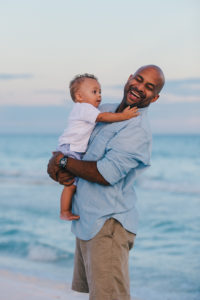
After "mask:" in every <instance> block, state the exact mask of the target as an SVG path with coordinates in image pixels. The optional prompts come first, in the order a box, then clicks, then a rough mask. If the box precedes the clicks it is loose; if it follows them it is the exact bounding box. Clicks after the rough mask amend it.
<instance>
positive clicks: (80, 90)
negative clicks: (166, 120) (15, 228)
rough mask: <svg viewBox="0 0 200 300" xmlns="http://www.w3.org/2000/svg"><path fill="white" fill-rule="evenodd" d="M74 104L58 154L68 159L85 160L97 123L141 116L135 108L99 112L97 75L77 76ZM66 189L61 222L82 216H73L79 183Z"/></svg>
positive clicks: (99, 95) (73, 96) (73, 86)
mask: <svg viewBox="0 0 200 300" xmlns="http://www.w3.org/2000/svg"><path fill="white" fill-rule="evenodd" d="M69 88H70V94H71V97H72V100H73V101H74V102H75V104H74V106H73V109H72V111H71V113H70V115H69V118H68V126H67V128H66V129H65V131H64V133H63V134H62V135H61V136H60V138H59V146H58V148H57V150H58V151H60V152H62V153H63V154H64V155H66V156H70V157H73V158H76V159H82V157H83V155H84V153H85V152H86V150H87V145H88V141H89V138H90V135H91V133H92V131H93V129H94V127H95V125H96V122H120V121H124V120H128V119H130V118H132V117H136V116H138V115H139V113H138V109H137V108H136V107H134V108H130V106H129V107H126V108H125V109H124V110H123V111H122V112H120V113H111V112H100V110H98V106H99V105H100V103H101V86H100V84H99V82H98V79H97V78H96V77H95V76H94V75H90V74H87V73H86V74H83V75H77V76H76V77H75V78H74V79H73V80H72V81H71V82H70V85H69ZM77 180H78V179H77V178H76V179H75V183H74V184H72V185H70V186H65V187H64V189H63V191H62V195H61V209H60V218H61V219H63V220H69V221H71V220H77V219H79V216H77V215H74V214H73V213H72V212H71V203H72V197H73V195H74V193H75V191H76V182H77Z"/></svg>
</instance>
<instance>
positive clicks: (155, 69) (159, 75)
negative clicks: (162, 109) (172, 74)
mask: <svg viewBox="0 0 200 300" xmlns="http://www.w3.org/2000/svg"><path fill="white" fill-rule="evenodd" d="M145 69H149V70H151V71H152V72H155V73H157V78H158V85H157V93H158V94H159V93H160V91H161V90H162V88H163V86H164V84H165V76H164V73H163V71H162V70H161V68H160V67H158V66H156V65H146V66H142V67H140V68H139V69H138V70H137V71H136V72H135V74H136V73H138V72H141V71H143V70H145Z"/></svg>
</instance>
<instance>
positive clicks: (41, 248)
mask: <svg viewBox="0 0 200 300" xmlns="http://www.w3.org/2000/svg"><path fill="white" fill-rule="evenodd" d="M0 252H1V253H3V254H4V255H5V254H6V255H12V256H13V255H14V256H15V257H23V258H25V259H28V260H31V261H39V262H52V263H54V262H56V263H57V262H62V261H63V260H64V261H66V260H72V259H73V253H72V252H69V251H67V250H66V251H63V250H62V249H59V248H56V247H52V246H50V245H47V244H42V243H36V244H32V243H30V242H28V241H23V240H20V241H14V240H8V241H5V242H1V243H0Z"/></svg>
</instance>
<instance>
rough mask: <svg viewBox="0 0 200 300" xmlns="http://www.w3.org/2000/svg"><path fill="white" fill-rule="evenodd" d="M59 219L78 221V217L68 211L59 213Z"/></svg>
mask: <svg viewBox="0 0 200 300" xmlns="http://www.w3.org/2000/svg"><path fill="white" fill-rule="evenodd" d="M60 219H61V220H65V221H72V220H78V219H80V217H79V216H76V215H74V214H73V213H72V212H71V211H70V210H67V211H62V212H61V213H60Z"/></svg>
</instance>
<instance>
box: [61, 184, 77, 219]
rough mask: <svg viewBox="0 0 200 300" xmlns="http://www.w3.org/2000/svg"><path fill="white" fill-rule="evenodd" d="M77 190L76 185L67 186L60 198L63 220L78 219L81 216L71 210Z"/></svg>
mask: <svg viewBox="0 0 200 300" xmlns="http://www.w3.org/2000/svg"><path fill="white" fill-rule="evenodd" d="M75 191H76V186H75V185H73V184H72V185H70V186H65V187H64V189H63V191H62V194H61V198H60V218H61V219H62V220H68V221H72V220H78V219H79V218H80V217H79V216H76V215H74V214H73V213H72V212H71V206H72V197H73V195H74V193H75Z"/></svg>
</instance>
